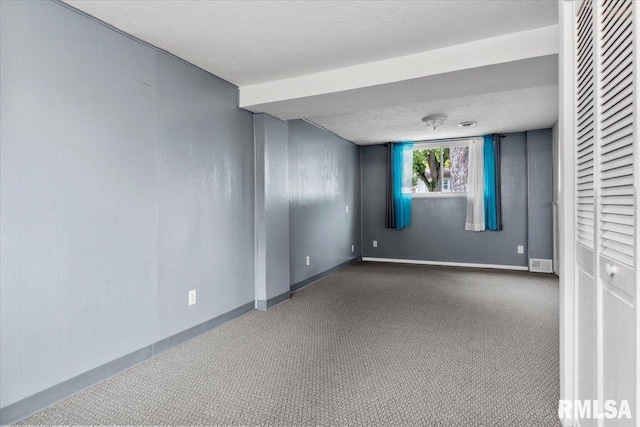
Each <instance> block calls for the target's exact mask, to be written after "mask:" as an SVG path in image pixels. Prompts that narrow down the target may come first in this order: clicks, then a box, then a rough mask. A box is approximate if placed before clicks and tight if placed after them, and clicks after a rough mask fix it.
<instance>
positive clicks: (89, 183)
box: [0, 1, 255, 407]
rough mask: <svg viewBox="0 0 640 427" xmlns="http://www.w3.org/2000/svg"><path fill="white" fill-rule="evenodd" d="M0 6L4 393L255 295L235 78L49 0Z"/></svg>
mask: <svg viewBox="0 0 640 427" xmlns="http://www.w3.org/2000/svg"><path fill="white" fill-rule="evenodd" d="M0 19H1V21H0V43H1V45H0V49H1V54H0V58H1V64H0V67H1V69H2V75H1V79H0V84H1V92H2V97H1V105H0V108H1V125H0V127H1V132H2V133H1V138H0V141H1V142H0V159H1V160H0V161H1V164H0V170H1V175H0V183H1V185H0V204H1V205H2V209H1V210H0V248H1V252H0V254H1V255H0V314H1V319H0V347H1V352H2V357H1V358H0V377H1V378H2V380H1V381H0V384H1V386H0V387H1V388H0V407H4V406H6V405H9V404H11V403H13V402H16V401H18V400H20V399H23V398H25V397H27V396H30V395H33V394H34V393H37V392H39V391H42V390H44V389H46V388H48V387H50V386H53V385H55V384H59V383H62V382H63V381H65V380H67V379H70V378H72V377H74V376H77V375H79V374H81V373H83V372H86V371H88V370H90V369H92V368H95V367H97V366H100V365H103V364H105V363H107V362H110V361H112V360H115V359H117V358H118V357H121V356H124V355H126V354H129V353H132V352H134V351H136V350H138V349H141V348H144V347H146V346H149V345H150V344H153V343H156V342H158V341H161V340H163V339H165V338H167V337H170V336H172V335H174V334H176V333H179V332H181V331H185V330H188V329H189V328H191V327H193V326H195V325H199V324H202V323H203V322H205V321H207V320H209V319H213V318H216V317H217V316H220V315H222V314H224V313H228V312H230V311H232V310H234V309H236V308H238V307H241V306H243V305H245V304H247V303H250V302H253V300H254V248H255V246H254V212H255V209H254V151H253V120H252V114H251V113H249V112H246V111H242V110H240V109H238V108H237V100H236V97H237V88H236V87H234V86H233V85H231V84H229V83H227V82H224V81H222V80H220V79H218V78H216V77H214V76H212V75H210V74H208V73H205V72H203V71H202V70H199V69H197V68H195V67H192V66H190V65H188V64H186V63H184V62H182V61H180V60H178V59H176V58H174V57H171V56H169V55H166V54H165V53H162V52H160V51H157V50H155V49H153V48H151V47H149V46H147V45H144V44H142V43H139V42H137V41H135V40H132V39H130V38H128V37H126V36H124V35H122V34H120V33H118V32H116V31H113V30H112V29H110V28H108V27H105V26H104V25H101V24H99V23H98V22H96V21H94V20H92V19H89V18H87V17H85V16H82V15H81V14H78V13H76V12H74V11H72V10H70V9H68V8H66V7H64V6H62V5H60V4H57V3H54V2H28V1H25V2H4V1H3V2H0ZM190 289H196V290H197V304H196V305H194V306H191V307H189V306H188V303H187V302H188V291H189V290H190Z"/></svg>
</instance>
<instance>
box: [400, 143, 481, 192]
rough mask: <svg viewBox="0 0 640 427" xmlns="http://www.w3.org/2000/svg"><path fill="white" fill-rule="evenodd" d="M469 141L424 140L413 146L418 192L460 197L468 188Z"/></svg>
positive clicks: (413, 184) (414, 170)
mask: <svg viewBox="0 0 640 427" xmlns="http://www.w3.org/2000/svg"><path fill="white" fill-rule="evenodd" d="M468 162H469V141H468V140H459V141H446V142H445V141H433V142H420V143H416V144H414V146H413V171H412V187H411V188H410V189H407V190H406V191H410V192H411V193H413V194H414V195H424V196H435V195H440V196H447V195H449V196H456V195H460V196H462V195H464V194H465V193H466V191H467V175H468Z"/></svg>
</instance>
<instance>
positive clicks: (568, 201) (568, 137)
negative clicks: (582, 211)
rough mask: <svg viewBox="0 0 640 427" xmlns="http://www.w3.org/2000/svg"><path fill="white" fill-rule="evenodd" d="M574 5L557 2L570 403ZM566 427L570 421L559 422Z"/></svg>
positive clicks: (563, 392)
mask: <svg viewBox="0 0 640 427" xmlns="http://www.w3.org/2000/svg"><path fill="white" fill-rule="evenodd" d="M574 3H575V2H574V1H567V0H563V1H559V2H558V9H559V10H558V11H559V15H558V16H559V19H558V20H559V32H560V34H559V38H558V39H559V42H560V49H559V72H560V76H559V80H558V83H559V95H560V96H559V97H560V99H559V103H560V108H559V112H560V113H559V117H558V152H559V156H560V161H559V162H558V165H559V166H558V167H559V173H558V176H559V179H560V191H559V196H558V201H559V224H558V225H559V228H560V229H559V238H560V254H559V258H560V259H559V262H560V399H566V400H571V401H573V399H574V389H575V388H574V384H575V378H574V377H575V375H574V372H575V369H574V367H575V336H576V334H575V333H574V325H575V317H574V316H575V310H574V307H575V302H574V296H575V277H576V253H575V227H574V223H575V214H574V212H575V197H576V189H575V180H574V174H575V148H574V144H575V135H574V109H575V105H574V100H575V74H574V73H575V70H574V66H575V65H574V64H575V39H574V34H575V32H574V25H575V17H574V15H575V11H574ZM561 421H562V424H563V425H564V426H565V427H568V426H571V425H573V424H572V420H568V419H567V420H561Z"/></svg>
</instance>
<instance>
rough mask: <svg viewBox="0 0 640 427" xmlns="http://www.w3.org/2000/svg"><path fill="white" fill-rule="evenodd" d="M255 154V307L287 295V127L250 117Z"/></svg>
mask: <svg viewBox="0 0 640 427" xmlns="http://www.w3.org/2000/svg"><path fill="white" fill-rule="evenodd" d="M254 135H255V155H256V171H255V173H256V304H257V307H258V308H261V309H263V308H267V304H266V301H268V300H269V299H271V298H275V297H277V296H280V295H282V294H286V293H288V292H289V285H290V281H289V166H288V157H289V155H288V152H289V125H288V122H285V121H282V120H279V119H276V118H275V117H272V116H269V115H268V114H256V115H255V116H254Z"/></svg>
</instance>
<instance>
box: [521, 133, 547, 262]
mask: <svg viewBox="0 0 640 427" xmlns="http://www.w3.org/2000/svg"><path fill="white" fill-rule="evenodd" d="M527 162H528V164H527V171H528V173H529V187H528V188H529V197H528V200H527V209H528V211H529V214H528V215H529V218H532V221H529V233H528V235H529V258H542V259H553V137H552V132H551V129H539V130H534V131H529V132H527Z"/></svg>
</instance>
